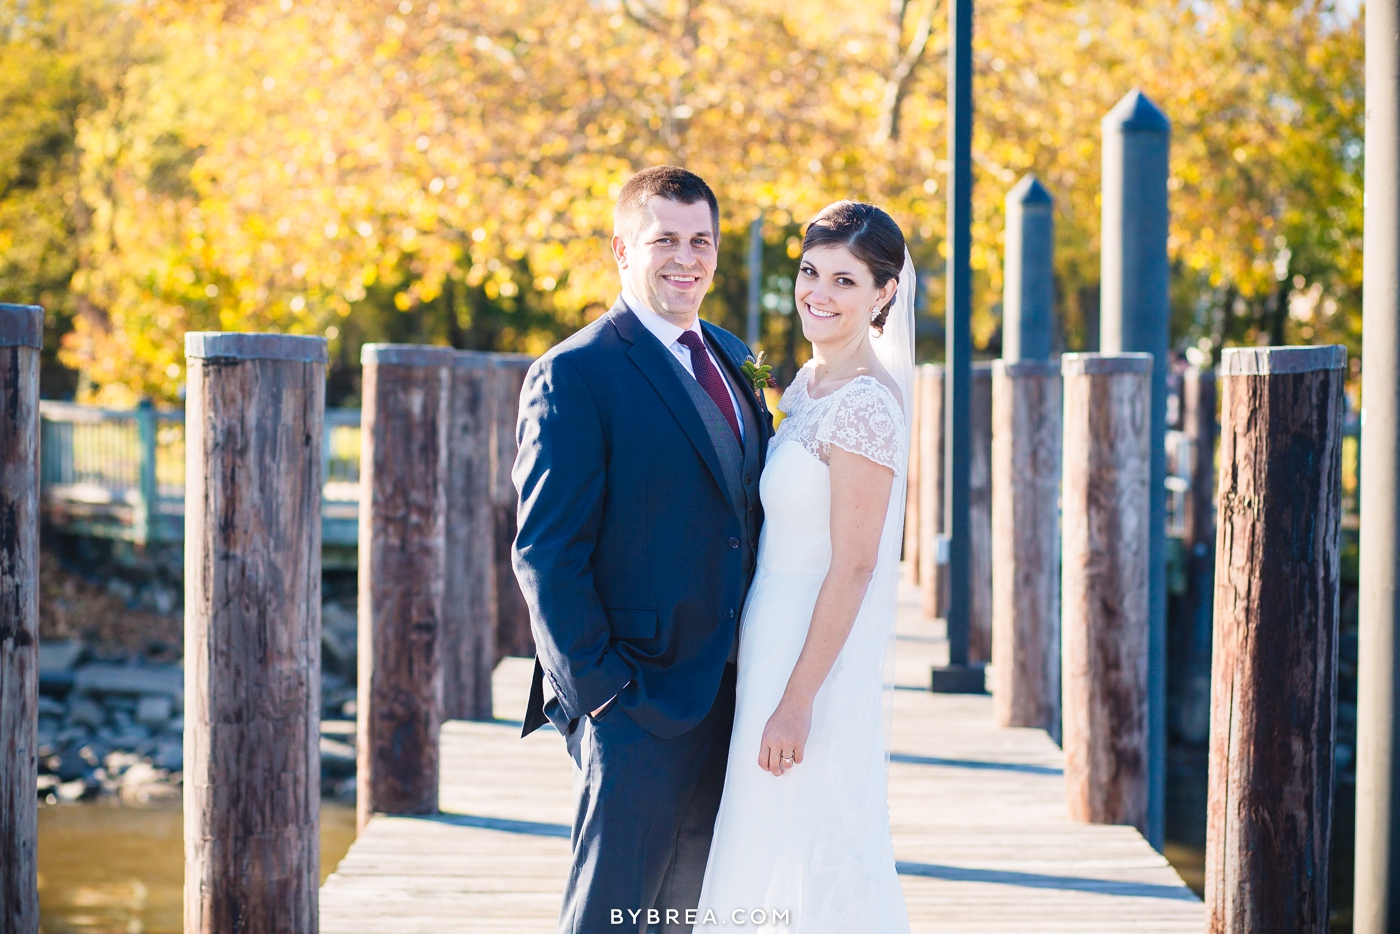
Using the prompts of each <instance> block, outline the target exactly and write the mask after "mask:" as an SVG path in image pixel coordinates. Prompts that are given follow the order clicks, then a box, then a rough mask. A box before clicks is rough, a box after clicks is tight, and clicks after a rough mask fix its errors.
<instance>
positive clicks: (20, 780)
mask: <svg viewBox="0 0 1400 934" xmlns="http://www.w3.org/2000/svg"><path fill="white" fill-rule="evenodd" d="M43 334H44V310H43V309H42V308H39V307H38V306H35V305H0V517H4V518H3V519H0V934H38V931H39V869H38V863H37V861H36V860H37V850H38V844H39V825H38V820H39V818H38V797H37V796H36V795H35V793H34V788H35V783H36V782H37V781H38V778H39V756H38V746H39V735H38V729H39V348H40V347H42V346H43Z"/></svg>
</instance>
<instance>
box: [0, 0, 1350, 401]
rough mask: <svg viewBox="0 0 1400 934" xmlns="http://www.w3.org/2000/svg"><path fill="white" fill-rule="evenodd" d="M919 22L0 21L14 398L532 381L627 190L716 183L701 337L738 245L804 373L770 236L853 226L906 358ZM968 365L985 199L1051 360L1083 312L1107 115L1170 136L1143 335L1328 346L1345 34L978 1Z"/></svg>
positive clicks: (350, 4)
mask: <svg viewBox="0 0 1400 934" xmlns="http://www.w3.org/2000/svg"><path fill="white" fill-rule="evenodd" d="M946 12H947V11H946V9H945V8H944V6H943V3H942V0H824V2H822V3H819V4H818V3H793V2H790V0H789V2H777V0H455V2H454V0H435V2H424V0H402V2H397V0H396V2H386V0H335V2H330V0H271V2H260V0H228V2H222V3H219V2H208V0H202V2H189V0H0V54H3V57H4V61H5V62H6V68H5V69H3V70H0V102H3V105H2V106H0V301H23V302H34V301H37V302H41V303H42V304H44V305H45V307H46V308H47V309H48V310H49V314H50V322H49V323H50V328H49V342H50V343H49V345H48V346H47V348H46V356H45V363H46V367H45V371H44V389H45V391H46V393H47V394H50V395H73V394H76V395H77V396H79V397H80V398H82V399H84V400H86V401H101V402H104V403H107V404H112V405H127V404H131V403H132V402H133V401H134V400H135V399H136V398H138V397H140V396H143V395H150V396H154V397H156V398H158V399H165V400H169V401H174V400H175V399H177V398H178V396H179V393H180V387H181V385H182V382H183V378H184V377H183V370H182V366H183V335H184V332H185V331H186V330H188V329H204V328H225V329H257V330H282V331H286V332H292V333H315V334H325V335H326V336H327V337H329V338H330V342H331V353H332V359H333V361H336V362H335V364H334V365H333V368H332V370H333V372H332V386H331V401H332V402H333V403H345V402H354V401H355V400H356V398H357V395H358V358H359V345H360V344H361V343H363V342H365V341H369V340H396V341H421V342H430V343H448V344H452V345H454V346H459V347H474V348H482V349H498V350H519V351H526V352H532V353H538V352H540V351H542V350H544V349H545V348H547V347H548V346H549V345H550V344H552V343H553V342H554V341H556V340H558V339H559V338H561V337H563V336H565V335H567V334H568V333H570V332H572V331H573V330H575V329H576V328H578V327H580V326H581V325H583V324H584V323H586V322H587V321H588V320H590V319H591V318H593V317H595V316H596V315H597V314H599V313H601V311H602V310H603V309H605V308H606V307H607V306H608V305H609V304H610V303H611V301H612V299H613V298H614V296H615V294H616V291H617V280H616V274H615V270H614V268H613V266H612V263H611V260H610V255H609V253H608V250H607V246H606V243H607V238H608V236H609V235H610V233H611V230H610V228H611V211H612V199H613V197H614V196H615V194H616V192H617V190H618V188H619V187H620V186H621V184H622V182H623V181H625V179H626V178H627V177H628V175H629V174H630V173H631V172H633V171H635V170H636V169H637V168H640V167H642V166H644V165H647V164H652V163H657V162H663V161H665V162H675V163H680V164H684V165H686V166H688V167H690V168H692V169H694V170H696V171H698V172H699V173H700V174H702V175H703V176H704V177H705V178H707V179H708V180H709V181H710V183H711V184H712V185H713V186H714V187H715V189H716V191H717V193H718V194H719V196H720V199H721V209H722V212H723V216H724V229H723V238H722V242H721V251H722V259H721V267H720V275H719V277H718V278H717V281H716V286H715V289H714V292H713V294H712V295H711V296H710V298H709V299H708V300H707V303H706V306H705V313H706V315H707V316H708V317H710V318H711V319H712V320H715V321H717V322H719V323H721V324H723V325H726V326H728V327H730V328H731V329H732V330H736V331H739V332H740V333H742V331H743V314H744V307H745V304H744V303H745V294H746V281H745V276H746V271H745V267H744V262H743V256H744V252H745V248H746V243H745V238H746V236H747V227H748V225H749V223H750V222H751V221H752V219H753V218H754V217H755V216H756V215H757V214H758V213H759V212H760V211H761V212H762V213H763V216H764V218H765V226H764V240H765V284H764V288H765V295H764V305H765V310H766V314H765V325H764V337H763V341H762V344H763V348H764V349H765V350H767V351H768V353H769V355H770V356H771V357H773V358H774V359H775V362H777V363H779V364H780V372H783V371H784V370H786V371H788V372H790V371H791V368H792V366H793V365H794V364H795V363H798V362H800V361H801V359H803V356H804V351H803V343H802V341H801V339H800V334H797V333H795V332H794V331H793V327H792V325H793V317H792V315H791V314H790V310H791V309H790V288H791V275H792V272H793V269H794V267H795V259H796V255H797V252H798V244H799V242H800V236H801V225H802V223H803V221H804V220H805V219H806V218H808V217H810V216H811V214H813V213H814V212H815V211H816V210H817V209H818V208H820V207H821V206H822V205H823V204H825V203H827V202H829V201H831V200H835V199H837V198H842V197H860V198H866V199H868V200H872V201H875V202H877V203H880V204H882V205H884V206H885V207H887V208H888V209H889V210H890V211H891V213H892V214H893V215H894V216H895V218H896V219H897V220H898V221H899V222H900V223H901V225H902V226H903V227H904V229H905V231H906V232H907V234H908V235H909V238H910V244H911V249H912V252H913V253H914V255H915V258H916V261H917V263H918V265H919V266H920V268H921V270H922V272H923V279H924V283H925V285H926V295H925V296H924V298H923V300H922V304H921V307H922V308H923V309H924V313H925V315H926V316H927V320H926V323H925V327H924V332H925V333H926V334H927V338H926V340H925V342H924V344H923V346H922V347H921V350H922V351H923V353H924V354H925V355H926V356H927V357H928V358H930V359H936V358H938V357H939V356H941V352H942V350H941V317H942V301H941V292H942V278H941V274H942V236H943V227H944V204H943V186H944V177H945V171H946V164H945V161H944V159H945V138H944V115H945V108H944V101H943V98H944V93H945V88H946V64H945V55H946V44H947V43H946ZM976 67H977V87H976V94H977V119H978V124H977V138H976V141H975V159H976V165H977V169H976V189H975V191H976V196H975V197H976V203H975V227H974V242H975V249H974V267H975V275H976V301H975V309H976V310H975V322H974V326H975V341H976V343H977V345H978V348H979V349H980V350H982V351H985V352H986V353H987V354H989V355H995V354H996V353H997V352H998V350H999V341H1000V337H999V332H998V327H999V318H1000V288H1001V259H1000V254H1001V242H1000V237H1001V228H1002V199H1003V197H1004V195H1005V192H1006V190H1007V189H1008V188H1009V187H1010V186H1011V185H1012V184H1013V183H1014V182H1015V180H1016V179H1017V178H1019V177H1020V175H1022V174H1023V173H1025V172H1027V171H1034V172H1036V173H1037V174H1038V175H1039V176H1040V177H1041V179H1042V180H1043V181H1044V182H1045V183H1046V185H1047V186H1048V187H1049V188H1050V189H1051V190H1052V191H1053V192H1054V194H1055V196H1056V198H1057V240H1058V244H1057V246H1058V251H1059V252H1058V258H1057V274H1058V296H1059V297H1058V303H1059V310H1060V314H1061V320H1062V323H1063V325H1064V331H1065V341H1066V344H1067V346H1068V347H1069V348H1070V349H1074V348H1078V347H1083V346H1090V345H1092V342H1093V339H1094V333H1095V321H1096V315H1097V311H1096V309H1097V278H1098V260H1097V249H1098V247H1097V235H1098V183H1099V123H1098V121H1099V119H1100V118H1101V117H1102V115H1103V114H1104V113H1105V112H1107V110H1108V109H1109V108H1110V107H1111V106H1112V105H1113V104H1114V103H1115V102H1116V101H1117V100H1118V99H1119V98H1120V97H1121V96H1122V95H1123V94H1124V93H1126V92H1127V91H1128V90H1129V89H1130V88H1131V87H1133V86H1140V87H1142V88H1143V89H1144V91H1146V93H1147V94H1148V95H1149V96H1150V97H1152V98H1153V100H1155V101H1156V102H1157V103H1158V104H1159V105H1160V106H1161V107H1162V108H1163V110H1165V111H1166V113H1167V114H1168V115H1169V116H1170V117H1171V118H1172V120H1173V123H1174V135H1173V158H1172V166H1173V177H1172V180H1171V186H1172V211H1173V226H1172V239H1171V253H1172V261H1173V268H1174V270H1175V278H1174V284H1173V303H1174V310H1175V321H1174V329H1173V340H1174V342H1175V344H1176V346H1177V347H1178V348H1179V349H1182V350H1185V349H1186V348H1188V347H1190V348H1194V350H1192V351H1191V352H1192V354H1193V355H1206V356H1212V355H1214V354H1216V353H1218V350H1219V348H1220V347H1221V346H1224V345H1226V344H1230V343H1255V342H1274V343H1278V342H1299V343H1308V342H1319V341H1324V340H1326V341H1334V340H1335V341H1341V342H1344V343H1347V344H1348V345H1349V347H1350V349H1351V351H1352V352H1353V354H1355V353H1356V352H1357V351H1358V350H1359V339H1360V281H1361V276H1360V269H1361V265H1360V264H1361V251H1360V236H1361V210H1362V204H1361V140H1362V131H1363V119H1364V111H1363V82H1362V69H1363V39H1362V30H1361V24H1360V21H1359V18H1358V15H1357V12H1356V11H1355V10H1350V11H1339V10H1338V9H1336V8H1335V6H1334V4H1333V3H1331V2H1311V0H1294V2H1265V0H1233V2H1223V0H1221V2H1213V0H1198V2H1195V3H1189V4H1186V3H1178V2H1154V3H1143V2H1140V0H1138V2H1132V0H1084V2H1075V3H1071V2H1065V0H1036V2H1032V0H982V2H980V3H979V5H978V22H977V54H976Z"/></svg>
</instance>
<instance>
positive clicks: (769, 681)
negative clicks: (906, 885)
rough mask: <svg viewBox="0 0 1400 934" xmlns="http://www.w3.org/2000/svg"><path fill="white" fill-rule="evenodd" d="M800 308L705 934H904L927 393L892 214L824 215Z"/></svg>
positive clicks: (910, 284) (745, 631) (744, 639)
mask: <svg viewBox="0 0 1400 934" xmlns="http://www.w3.org/2000/svg"><path fill="white" fill-rule="evenodd" d="M802 251H803V252H802V260H801V264H800V266H799V267H798V276H797V285H796V287H795V290H794V291H795V299H796V304H797V313H798V314H799V315H800V317H801V321H802V333H803V335H804V336H805V337H806V338H807V339H808V340H810V341H811V342H812V360H811V362H810V363H808V364H807V365H806V366H804V367H803V368H802V369H801V370H800V371H799V372H798V374H797V378H796V380H794V381H793V384H792V385H791V386H790V387H788V390H787V392H786V393H785V394H784V395H783V400H782V403H781V405H780V408H781V409H782V411H783V412H784V413H785V414H786V416H787V417H786V419H785V420H784V421H783V422H782V424H781V425H780V426H779V428H778V433H777V435H776V436H775V437H774V439H773V442H772V444H771V446H770V447H769V454H768V461H767V466H766V468H765V470H764V472H763V476H762V480H761V482H760V492H761V495H762V499H763V509H764V513H765V520H764V525H763V531H762V534H761V537H760V539H759V551H758V571H757V574H756V576H755V578H754V582H753V586H752V588H751V589H750V591H749V597H748V602H747V605H746V606H745V608H744V615H743V621H742V628H741V630H740V637H739V660H738V665H739V680H738V694H737V707H736V711H735V719H734V732H733V738H732V740H731V742H730V747H729V769H728V773H727V775H726V778H725V783H724V796H723V799H722V802H721V804H720V810H719V816H718V818H717V819H716V822H715V832H714V841H713V843H712V844H711V848H710V855H709V862H708V864H707V866H706V869H705V881H704V888H703V890H702V892H701V895H700V904H699V907H698V910H697V912H696V918H697V922H698V923H697V924H696V928H695V929H696V930H698V931H711V930H724V931H762V932H767V931H774V932H779V931H786V932H794V934H798V932H800V934H847V932H849V934H870V932H878V934H901V932H907V931H908V930H909V919H908V915H907V912H906V910H905V905H904V897H903V894H902V893H901V891H900V886H899V880H898V877H897V876H896V875H895V864H894V848H893V844H892V842H891V838H890V823H889V807H888V803H887V785H888V779H887V757H886V742H885V737H886V733H885V722H884V693H885V692H884V687H885V683H884V667H885V663H886V658H887V648H888V647H889V645H890V640H891V638H892V636H893V628H894V616H895V590H896V584H897V578H898V573H899V553H900V542H901V538H902V533H903V521H904V492H905V469H906V463H907V458H908V448H909V431H908V428H907V426H906V420H905V414H904V413H905V406H906V405H907V400H908V399H909V398H910V391H911V390H910V387H911V383H912V379H913V365H914V359H913V356H914V355H913V349H914V335H913V317H914V315H913V308H914V302H913V300H914V274H913V266H912V264H911V263H910V262H909V258H908V253H907V252H906V250H905V246H904V237H903V235H902V234H901V233H900V230H899V227H898V226H897V225H896V224H895V222H894V221H893V220H891V219H890V216H889V215H888V214H886V213H885V212H884V211H882V210H880V209H879V208H877V207H874V206H873V205H869V204H864V203H859V202H854V201H840V202H837V203H836V204H833V205H831V206H829V207H827V208H826V209H825V210H823V211H822V212H821V213H820V214H819V215H817V217H816V219H815V220H813V221H812V223H811V225H810V226H809V227H808V228H807V233H806V237H805V238H804V240H803V243H802Z"/></svg>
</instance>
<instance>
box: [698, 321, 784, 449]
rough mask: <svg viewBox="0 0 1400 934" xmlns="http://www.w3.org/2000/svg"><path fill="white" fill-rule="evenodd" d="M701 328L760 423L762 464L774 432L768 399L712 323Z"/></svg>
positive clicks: (703, 322)
mask: <svg viewBox="0 0 1400 934" xmlns="http://www.w3.org/2000/svg"><path fill="white" fill-rule="evenodd" d="M700 329H701V330H702V331H704V332H705V339H706V343H708V344H709V345H710V346H711V347H712V348H714V351H715V355H716V356H717V357H719V360H720V363H721V364H722V365H723V366H724V369H725V373H726V375H727V376H728V378H729V383H730V386H731V387H733V389H734V395H735V396H736V397H737V398H738V399H740V400H741V404H743V405H747V406H748V408H749V413H750V414H751V415H752V416H753V420H754V422H756V423H757V425H758V462H759V464H760V465H762V464H763V462H764V460H765V458H766V456H767V453H768V436H769V435H770V434H772V432H773V415H772V413H770V412H769V411H768V400H767V398H766V397H763V396H762V395H761V394H760V393H758V392H757V391H755V390H754V388H753V384H752V383H750V382H749V378H748V377H747V376H745V375H744V361H743V360H741V359H738V358H737V357H735V355H734V354H733V353H731V352H730V350H729V348H728V346H727V342H726V341H721V340H719V339H718V338H717V337H716V335H715V334H714V333H713V332H712V331H711V325H710V323H709V322H707V321H701V322H700Z"/></svg>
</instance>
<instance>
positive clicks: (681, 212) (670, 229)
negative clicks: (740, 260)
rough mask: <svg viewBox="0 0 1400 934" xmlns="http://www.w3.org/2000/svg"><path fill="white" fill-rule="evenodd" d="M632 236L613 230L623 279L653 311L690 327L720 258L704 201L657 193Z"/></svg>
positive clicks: (645, 208) (648, 203)
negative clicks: (674, 198)
mask: <svg viewBox="0 0 1400 934" xmlns="http://www.w3.org/2000/svg"><path fill="white" fill-rule="evenodd" d="M642 213H643V217H642V221H641V223H639V224H638V225H637V227H636V229H635V230H633V231H632V232H631V234H630V235H629V236H626V237H624V236H621V235H619V234H614V236H613V239H612V247H613V255H614V256H615V257H616V258H617V268H618V271H619V272H620V273H621V274H622V281H623V282H624V283H625V284H626V285H627V286H628V288H630V289H631V290H632V294H634V295H636V296H637V297H638V298H640V299H641V300H642V301H644V302H646V303H647V305H648V306H649V307H650V308H651V310H652V311H654V312H656V313H657V314H658V315H661V316H662V317H663V318H666V319H667V320H669V321H672V322H674V323H676V324H677V325H679V326H681V327H689V326H690V325H691V324H692V323H693V322H694V321H695V317H696V315H697V314H698V313H699V311H700V302H701V300H703V299H704V297H705V293H706V292H708V291H709V289H710V283H711V282H712V281H713V280H714V277H715V265H716V263H717V262H718V259H719V242H718V241H719V235H718V231H716V230H715V229H714V220H713V218H712V217H711V216H710V206H709V204H707V203H706V202H705V201H697V202H696V203H695V204H681V203H680V202H679V201H671V200H670V199H668V198H657V197H653V198H651V199H649V200H648V201H647V203H646V205H645V206H644V207H643V212H642Z"/></svg>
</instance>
